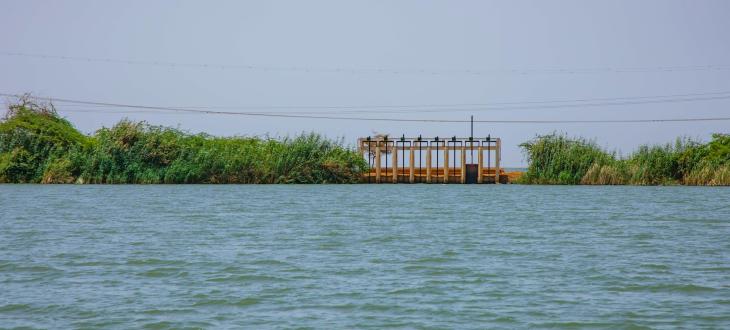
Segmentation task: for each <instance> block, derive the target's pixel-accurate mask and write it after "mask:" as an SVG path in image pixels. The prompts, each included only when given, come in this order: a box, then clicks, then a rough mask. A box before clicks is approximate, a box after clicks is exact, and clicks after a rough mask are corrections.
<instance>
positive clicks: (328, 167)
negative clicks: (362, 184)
mask: <svg viewBox="0 0 730 330" xmlns="http://www.w3.org/2000/svg"><path fill="white" fill-rule="evenodd" d="M366 167H367V163H366V162H365V160H363V159H362V158H361V157H360V155H359V154H357V152H355V151H353V150H351V149H350V148H347V147H345V146H344V145H343V143H342V141H339V140H331V139H327V138H325V137H323V136H321V135H318V134H313V133H311V134H302V135H299V136H296V137H294V138H283V139H270V138H256V137H213V136H210V135H206V134H189V133H186V132H183V131H181V130H178V129H173V128H168V127H162V126H152V125H149V124H147V123H145V122H132V121H129V120H122V121H120V122H119V123H117V124H116V125H114V126H113V127H111V128H102V129H100V130H98V131H96V132H95V133H94V134H93V135H90V136H87V135H84V134H82V133H81V132H79V131H78V130H76V129H75V128H74V127H73V125H71V123H69V122H68V121H67V120H65V119H63V118H61V117H59V116H58V114H57V113H56V111H55V110H54V109H53V107H52V106H50V105H38V104H35V103H33V102H31V101H30V100H28V99H25V100H21V103H19V104H15V105H11V106H10V107H9V110H8V113H7V115H6V117H5V119H4V120H2V121H1V122H0V183H112V184H116V183H119V184H122V183H145V184H154V183H355V182H358V181H359V179H360V176H361V173H362V172H363V171H364V170H365V169H366Z"/></svg>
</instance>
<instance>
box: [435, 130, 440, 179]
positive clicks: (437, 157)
mask: <svg viewBox="0 0 730 330" xmlns="http://www.w3.org/2000/svg"><path fill="white" fill-rule="evenodd" d="M435 140H436V168H435V169H436V181H438V179H439V137H438V136H437V137H436V139H435Z"/></svg>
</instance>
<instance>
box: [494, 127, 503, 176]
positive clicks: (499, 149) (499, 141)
mask: <svg viewBox="0 0 730 330" xmlns="http://www.w3.org/2000/svg"><path fill="white" fill-rule="evenodd" d="M501 157H502V139H500V138H497V150H495V151H494V162H495V168H494V170H495V172H494V173H495V174H494V180H495V183H497V184H499V161H500V158H501Z"/></svg>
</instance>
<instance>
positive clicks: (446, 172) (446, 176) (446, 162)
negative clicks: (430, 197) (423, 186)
mask: <svg viewBox="0 0 730 330" xmlns="http://www.w3.org/2000/svg"><path fill="white" fill-rule="evenodd" d="M444 141H448V140H444ZM443 182H444V183H449V146H448V142H444V177H443Z"/></svg>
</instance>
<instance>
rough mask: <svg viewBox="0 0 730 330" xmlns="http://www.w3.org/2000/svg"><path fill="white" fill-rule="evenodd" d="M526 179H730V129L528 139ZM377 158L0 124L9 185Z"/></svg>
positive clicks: (43, 108)
mask: <svg viewBox="0 0 730 330" xmlns="http://www.w3.org/2000/svg"><path fill="white" fill-rule="evenodd" d="M520 146H521V147H522V148H523V151H524V153H525V156H526V157H527V160H528V164H529V165H528V167H527V170H526V171H525V172H524V173H522V175H521V177H520V178H519V180H518V181H517V182H513V183H522V184H570V185H577V184H584V185H679V184H682V185H710V186H715V185H730V135H726V134H714V135H713V139H712V141H710V142H707V143H700V142H696V141H692V140H690V139H677V141H676V142H675V143H674V144H666V145H655V146H641V147H640V148H639V149H638V150H637V151H636V152H634V153H633V154H631V155H629V156H628V157H619V156H617V155H616V153H615V152H608V151H606V150H604V149H602V148H600V147H599V146H598V145H597V144H596V143H595V142H594V141H590V140H586V139H583V138H571V137H568V136H567V135H565V134H557V133H554V134H550V135H544V136H538V137H536V138H535V139H533V140H531V141H528V142H525V143H523V144H521V145H520ZM367 170H368V169H367V163H366V162H365V160H364V159H363V158H362V157H361V156H360V155H359V154H358V153H357V151H356V150H353V149H352V148H348V147H346V146H344V144H343V141H340V140H331V139H327V138H324V137H323V136H321V135H318V134H314V133H310V134H302V135H299V136H296V137H294V138H283V139H270V138H257V137H213V136H210V135H206V134H190V133H187V132H184V131H181V130H178V129H174V128H169V127H163V126H153V125H149V124H147V123H145V122H132V121H129V120H122V121H120V122H118V123H117V124H116V125H114V126H113V127H111V128H102V129H99V130H97V131H96V132H95V133H94V134H92V135H84V134H82V133H81V132H79V131H78V130H77V129H76V128H74V127H73V125H72V124H71V123H69V122H68V121H67V120H65V119H63V118H61V117H60V116H59V115H58V114H57V113H56V111H55V109H54V108H53V106H52V105H44V104H36V103H33V102H32V100H31V99H30V98H23V99H21V100H20V102H19V103H18V104H14V105H10V106H9V109H8V112H7V114H6V116H5V118H4V119H3V120H2V121H0V183H100V184H124V183H141V184H157V183H358V182H360V181H361V180H360V179H361V176H362V174H363V173H364V172H365V171H367Z"/></svg>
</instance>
